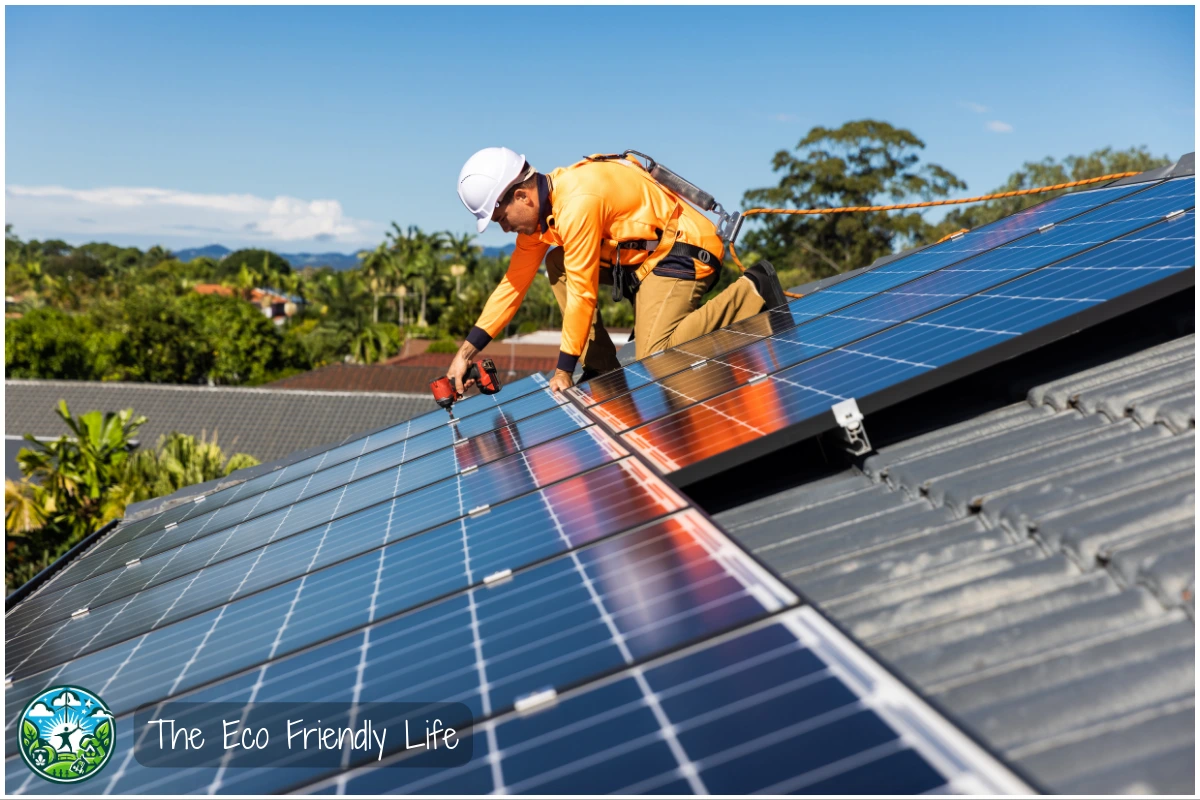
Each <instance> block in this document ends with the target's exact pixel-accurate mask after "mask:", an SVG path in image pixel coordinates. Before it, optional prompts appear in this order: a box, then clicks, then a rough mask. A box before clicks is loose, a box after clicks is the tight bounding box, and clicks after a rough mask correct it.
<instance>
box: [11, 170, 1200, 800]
mask: <svg viewBox="0 0 1200 800" xmlns="http://www.w3.org/2000/svg"><path fill="white" fill-rule="evenodd" d="M1194 191H1195V190H1194V180H1193V179H1192V178H1180V179H1174V180H1169V181H1165V182H1147V183H1143V184H1130V185H1124V186H1114V187H1107V188H1103V189H1097V190H1093V191H1088V192H1080V193H1077V194H1073V195H1067V196H1063V197H1060V198H1057V199H1055V200H1052V201H1050V202H1047V203H1044V204H1041V205H1039V206H1037V207H1035V208H1032V209H1029V210H1027V211H1025V212H1022V213H1020V214H1017V215H1014V216H1013V217H1010V218H1008V219H1005V220H1001V221H1000V222H997V223H995V224H993V225H990V226H987V227H984V228H981V229H980V230H978V231H974V232H971V233H968V234H966V235H964V236H961V237H957V238H955V239H952V240H950V241H948V242H945V243H943V244H939V245H937V246H934V247H930V248H926V249H924V250H921V251H918V252H916V253H913V254H911V255H909V256H907V257H904V258H900V259H896V260H894V261H892V262H889V263H886V264H884V265H882V266H880V267H878V268H876V269H873V270H870V271H868V272H866V273H863V274H861V275H858V276H856V277H855V278H852V279H848V280H846V281H843V282H841V283H838V284H836V285H834V286H832V287H830V288H828V289H826V290H824V291H821V292H818V293H816V294H814V295H811V296H809V297H805V298H801V299H799V300H796V301H794V302H792V303H790V304H789V305H788V306H787V307H786V308H784V309H779V310H776V311H772V312H770V313H767V314H761V315H758V316H757V317H754V318H752V319H749V320H746V321H744V322H742V323H739V324H737V325H734V326H731V327H730V328H727V329H724V330H722V331H718V332H715V333H713V334H710V335H708V336H705V337H701V338H700V339H697V340H695V341H693V342H690V343H688V344H686V345H684V346H683V347H680V348H675V349H673V350H669V351H666V352H664V353H662V354H659V355H657V356H655V357H652V358H650V359H647V360H645V361H642V362H639V363H638V364H635V365H632V366H631V367H629V368H627V369H625V370H622V371H619V372H617V373H613V374H610V375H606V376H603V377H602V378H600V379H597V380H594V381H591V382H589V383H588V384H585V385H584V386H581V387H579V388H578V389H577V390H574V391H572V392H571V393H569V397H570V398H572V399H573V401H574V403H572V402H571V401H569V400H568V396H567V395H558V394H555V393H552V392H551V391H549V389H548V387H547V385H546V381H545V379H543V378H542V377H541V376H535V377H533V378H529V379H525V380H523V381H518V382H516V383H514V384H513V385H511V386H509V387H506V389H505V390H504V391H503V392H502V393H501V394H500V395H495V396H482V395H481V396H477V397H473V398H470V399H467V400H464V401H463V402H461V403H459V404H458V405H457V406H456V412H457V418H456V419H454V420H449V421H448V420H447V417H446V416H445V415H444V414H443V412H433V413H431V414H427V415H424V416H422V417H417V418H415V419H413V420H410V421H406V422H404V423H401V424H399V425H395V426H391V427H388V428H384V429H381V430H379V431H374V432H371V433H370V434H366V435H364V436H362V437H359V438H357V439H355V440H353V441H349V442H345V443H343V444H339V445H337V446H334V447H330V448H328V449H326V450H324V451H321V452H317V453H315V454H312V455H309V456H307V457H298V458H297V460H295V461H293V462H291V463H286V464H284V465H281V467H280V468H279V469H276V470H274V471H272V472H269V473H266V474H262V475H259V476H257V477H254V478H252V479H250V480H247V481H245V482H242V483H238V484H235V485H232V486H228V487H226V488H223V489H220V490H217V491H214V492H211V493H209V494H206V495H204V496H202V497H200V498H197V499H196V501H195V502H187V503H183V504H180V505H177V506H175V507H172V508H169V509H167V510H164V511H161V512H159V513H156V514H151V515H149V516H146V517H144V518H142V519H138V520H136V521H130V522H127V523H126V524H124V525H122V526H121V527H119V528H118V529H117V530H116V531H115V532H113V533H112V534H110V535H108V536H107V537H105V538H104V539H102V540H101V541H100V542H99V543H98V544H96V545H95V546H93V547H92V548H91V549H90V550H88V551H87V552H85V553H84V554H83V555H82V556H80V557H78V558H76V559H75V560H74V561H73V562H72V563H71V564H70V565H69V566H68V567H67V568H66V569H64V570H63V571H62V572H61V573H59V574H58V575H57V576H56V577H55V578H54V579H53V580H51V581H50V582H49V583H48V584H47V585H45V586H43V587H42V588H41V589H39V590H38V591H37V592H35V593H34V594H33V595H32V596H31V597H29V598H27V599H26V600H24V601H23V602H21V603H19V604H18V605H17V606H16V607H15V608H14V609H13V610H12V611H10V612H9V613H8V614H7V615H6V631H7V632H6V641H5V656H6V665H7V673H8V674H7V676H6V687H7V692H6V699H5V703H6V712H7V715H8V716H7V721H6V732H7V736H6V748H7V750H6V756H7V758H8V765H9V767H10V769H9V770H8V773H7V777H6V780H7V785H6V789H7V790H8V791H9V792H10V793H28V792H41V791H48V790H62V789H63V788H65V787H62V786H55V785H50V784H45V783H42V782H40V781H39V780H38V779H37V778H36V777H34V776H33V775H32V773H28V772H26V771H23V770H21V769H19V768H17V769H14V768H13V767H15V766H16V764H15V760H16V759H17V756H16V749H17V748H16V736H15V733H16V728H15V725H14V722H15V721H16V720H17V718H18V716H19V713H18V712H19V711H20V709H21V708H22V707H23V706H24V704H25V703H26V702H27V701H28V699H29V698H30V697H32V696H34V695H35V694H36V693H38V692H40V691H42V690H44V689H45V688H47V687H50V686H55V685H69V684H74V685H83V686H87V687H88V688H89V689H91V690H94V691H96V692H97V693H98V694H100V695H101V696H102V697H103V698H104V699H105V701H106V702H107V704H108V705H109V707H110V708H111V709H112V710H113V712H114V713H115V714H116V724H115V728H116V731H117V734H116V741H117V748H118V750H119V753H120V755H119V757H118V758H116V759H114V763H113V764H112V765H111V766H110V767H108V768H107V769H106V771H105V773H104V774H103V775H102V776H99V777H98V778H97V779H96V781H92V782H89V783H88V784H87V785H86V786H82V787H81V789H83V790H84V791H87V792H88V793H95V792H97V791H99V792H118V793H137V792H153V793H164V794H169V793H177V792H179V793H181V792H194V791H209V792H223V793H241V794H246V793H254V794H258V793H267V792H276V791H284V790H306V791H307V790H312V791H322V792H338V793H343V792H350V793H362V792H372V793H373V792H380V791H401V792H436V793H455V792H500V791H507V792H530V793H532V792H536V793H544V794H550V793H557V792H567V791H588V792H598V791H618V792H621V793H642V792H687V791H691V792H719V793H730V794H733V793H743V792H749V791H767V792H771V793H783V792H792V791H805V792H823V793H860V794H869V793H881V792H886V793H917V792H926V791H941V792H945V791H968V792H977V793H995V792H1004V791H1022V790H1024V788H1025V787H1024V786H1023V784H1021V783H1020V782H1019V781H1018V780H1016V779H1015V778H1014V777H1013V776H1012V775H1011V773H1009V772H1008V771H1007V770H1006V769H1005V768H1004V767H1003V766H1001V765H1000V764H999V763H998V762H996V761H995V760H994V759H993V758H992V757H991V756H989V755H988V754H987V753H985V752H983V751H982V750H980V749H979V748H978V747H977V746H976V745H975V744H973V743H972V742H971V741H970V740H969V739H967V738H966V737H965V736H963V735H962V734H961V733H960V732H959V731H957V730H956V729H954V728H953V727H952V726H950V725H949V724H948V723H946V722H945V720H943V719H942V718H941V717H939V716H938V715H937V714H936V713H934V712H932V711H931V710H930V709H929V708H928V706H926V705H925V704H924V703H923V702H922V701H921V700H919V699H918V698H916V697H915V696H913V695H912V694H911V692H909V691H908V690H907V689H905V688H904V687H903V686H902V685H901V684H900V683H899V682H897V681H896V680H895V679H894V678H893V677H891V676H890V675H888V674H887V673H886V672H884V671H883V670H882V669H881V668H880V667H879V666H878V665H877V664H875V663H874V662H873V661H872V660H871V659H869V658H868V657H866V656H865V655H864V654H863V653H862V652H861V651H860V650H859V649H858V648H857V647H856V646H855V645H854V644H853V643H851V642H850V641H849V640H847V639H846V638H845V637H844V636H842V634H841V633H840V632H838V631H837V630H836V629H834V628H833V627H831V626H830V625H829V624H828V623H827V622H826V621H824V619H823V618H822V617H821V616H820V615H819V614H817V613H816V612H815V611H814V610H813V609H812V608H811V607H807V606H804V605H803V604H802V603H801V601H800V600H799V598H797V597H796V596H795V595H794V594H793V593H792V592H791V591H789V590H788V589H787V588H786V587H785V586H784V585H783V584H782V583H780V582H779V581H778V580H777V579H775V578H774V576H772V575H771V574H769V573H768V572H767V571H766V570H764V569H763V568H762V567H761V566H760V565H759V564H758V563H757V562H756V561H754V560H753V559H752V558H751V557H750V556H749V555H747V554H746V553H745V552H743V551H742V550H740V549H739V548H738V547H736V546H735V545H734V544H733V543H732V542H731V541H730V540H729V539H728V538H726V537H725V535H724V534H723V532H722V531H720V530H719V529H718V528H717V527H716V526H715V525H714V524H713V523H712V522H711V521H710V520H709V519H708V518H707V517H706V516H705V515H704V514H703V513H702V512H700V511H699V510H698V509H696V508H694V507H693V506H692V505H691V504H690V503H689V501H688V500H687V499H686V498H685V497H684V496H682V495H681V494H679V492H678V491H676V490H675V489H674V488H672V486H671V485H670V484H668V483H666V482H665V481H664V480H663V479H662V477H661V474H660V473H671V474H672V477H673V479H674V481H675V482H676V483H677V484H679V483H686V482H687V481H689V480H693V479H695V478H696V477H703V475H705V474H711V473H712V472H713V471H714V470H718V469H724V468H728V466H729V465H730V464H731V463H736V462H737V461H738V460H739V459H743V460H744V459H745V458H749V457H751V456H752V455H754V454H756V453H757V452H761V451H762V450H763V449H764V448H772V447H778V446H780V445H781V444H785V443H786V442H787V441H790V440H792V439H795V438H797V437H799V436H801V435H811V434H812V433H815V432H820V431H821V430H825V429H828V428H829V427H832V425H833V424H834V421H833V419H832V416H831V414H830V413H829V408H830V406H831V405H833V404H834V403H836V402H838V401H840V400H843V399H847V398H857V399H858V400H859V402H860V404H861V405H862V407H863V410H864V411H869V410H872V409H873V408H877V407H882V405H885V404H886V403H888V402H894V401H895V400H896V399H897V398H900V397H902V396H904V395H905V393H906V392H907V393H908V394H911V393H913V392H915V391H919V390H920V389H921V387H925V386H930V385H934V384H935V383H936V382H937V381H939V380H946V379H948V376H952V375H956V374H961V373H962V372H963V370H964V368H963V366H962V365H963V364H964V363H967V362H971V360H972V359H975V360H976V361H977V362H978V363H979V364H982V363H983V362H984V361H986V360H987V359H989V358H991V359H997V358H1001V357H1005V354H1008V355H1011V354H1012V353H1014V352H1017V351H1018V350H1019V349H1020V348H1022V347H1031V346H1035V345H1036V344H1037V342H1039V341H1042V340H1043V339H1045V338H1046V337H1047V336H1052V335H1060V331H1062V330H1067V329H1068V328H1078V327H1080V326H1081V325H1083V324H1089V323H1090V322H1092V321H1095V320H1098V319H1101V318H1104V317H1105V315H1108V316H1111V315H1112V314H1113V313H1117V311H1119V310H1120V309H1121V308H1124V307H1131V306H1134V305H1137V304H1140V303H1144V302H1148V301H1149V300H1151V299H1154V298H1156V297H1159V296H1162V295H1163V294H1164V293H1166V292H1170V291H1176V290H1178V289H1179V288H1181V287H1183V286H1188V285H1192V284H1193V283H1194V264H1195V246H1194V226H1195V216H1194V210H1193V209H1194ZM1056 326H1057V327H1056ZM1039 337H1041V338H1039ZM971 363H975V362H971ZM946 367H954V369H951V370H947V369H945V368H946ZM597 420H599V421H601V422H602V423H603V424H602V425H599V424H595V423H596V421H597ZM181 698H182V699H186V700H188V701H190V702H214V703H216V702H221V703H235V704H239V705H240V706H244V707H246V708H247V709H249V708H250V707H251V706H253V705H254V704H258V703H278V702H295V703H305V702H318V701H319V702H342V703H345V704H347V706H346V707H347V708H358V707H359V706H360V705H364V704H369V703H380V702H415V703H448V702H453V703H460V704H461V709H462V712H461V715H462V718H461V719H450V720H446V722H447V723H448V724H452V725H454V726H455V727H457V728H458V729H459V730H460V731H463V732H465V733H466V735H468V736H469V737H470V738H471V741H472V747H473V752H474V754H475V757H474V758H472V760H471V761H470V762H469V763H467V764H466V765H465V766H461V767H454V768H432V767H428V766H423V765H422V764H423V762H422V761H421V759H420V757H418V758H416V759H415V760H414V759H412V757H411V756H409V755H408V754H407V753H405V752H404V751H402V750H396V749H395V748H393V752H392V753H391V754H390V755H389V756H388V759H389V760H390V761H403V762H404V768H403V769H390V768H387V766H386V765H384V766H382V767H381V766H380V765H377V764H360V763H358V762H356V761H354V759H353V758H351V757H350V756H349V754H347V759H346V760H345V761H344V763H343V765H342V768H340V769H332V768H328V767H313V766H305V765H304V764H303V762H302V761H298V762H297V763H295V764H292V765H288V766H284V767H273V768H261V767H255V766H254V765H253V763H252V762H249V761H247V760H246V758H245V757H238V756H236V755H234V754H230V755H229V756H228V757H226V758H225V760H224V761H223V762H222V763H221V765H220V766H219V767H217V768H213V767H205V768H182V769H154V768H149V767H146V766H144V765H142V764H141V763H140V762H139V761H138V760H137V759H135V758H134V752H135V743H136V742H137V741H138V740H139V739H140V738H141V737H144V736H147V735H149V729H148V728H147V729H143V730H141V731H138V730H135V727H134V725H133V715H134V711H135V709H138V708H139V707H141V708H147V707H148V708H155V707H159V708H161V707H162V704H163V703H164V702H165V701H167V700H179V699H181ZM351 713H352V712H351ZM66 788H69V787H66Z"/></svg>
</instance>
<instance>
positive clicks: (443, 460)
mask: <svg viewBox="0 0 1200 800" xmlns="http://www.w3.org/2000/svg"><path fill="white" fill-rule="evenodd" d="M529 401H534V402H529ZM561 402H562V399H561V398H553V397H552V396H551V395H550V393H549V391H548V390H546V389H541V390H539V391H538V392H536V393H535V394H533V395H530V396H527V397H526V398H523V399H520V400H515V401H513V406H514V407H515V408H516V411H512V410H511V409H510V410H509V412H508V413H507V414H504V413H503V412H502V411H499V410H497V411H495V412H492V411H487V412H484V413H478V414H476V415H474V416H472V417H468V418H466V419H465V420H462V421H461V422H456V423H454V424H450V425H448V424H446V420H447V418H446V417H445V416H443V417H442V423H443V428H442V429H441V430H435V431H430V432H428V433H425V434H421V435H418V436H417V437H415V438H414V439H412V440H406V441H403V442H400V443H398V444H395V445H391V446H388V447H386V448H383V449H381V450H378V451H375V452H374V453H372V454H370V455H367V456H361V457H359V458H356V459H351V460H350V461H347V462H344V463H343V464H342V465H339V466H334V467H330V468H328V469H325V470H322V471H318V472H313V473H310V474H309V475H307V476H298V477H296V478H295V479H293V480H291V481H288V482H286V483H281V484H277V485H276V486H275V487H274V488H269V489H267V490H265V491H263V492H260V493H258V494H256V495H251V496H249V497H243V498H242V499H240V500H237V501H235V502H225V501H226V499H227V498H228V492H229V491H231V489H227V490H225V491H222V492H216V493H214V494H212V495H209V496H208V497H209V498H213V499H212V500H211V502H204V503H195V504H192V503H189V504H188V506H189V507H192V508H199V507H203V508H206V509H210V510H209V511H207V512H203V513H196V514H194V515H193V516H191V517H190V518H188V519H185V520H183V521H181V522H180V521H173V522H170V523H167V524H166V525H159V526H158V527H148V526H144V525H143V526H140V528H139V531H138V533H137V534H136V535H133V536H129V535H123V534H124V533H125V530H126V529H125V528H121V529H118V530H117V531H116V532H115V533H114V534H113V536H114V538H113V540H112V541H111V542H110V541H108V540H107V539H106V540H105V541H104V542H102V543H101V545H100V546H97V547H95V548H93V549H92V550H90V551H89V552H88V553H86V554H85V555H84V556H83V557H82V558H81V559H80V563H78V564H73V566H74V569H73V570H72V571H71V572H70V574H69V575H67V576H65V577H64V578H63V579H62V580H57V581H54V582H52V583H51V584H49V585H48V586H47V587H45V588H44V589H43V590H42V591H41V592H39V593H38V594H37V595H36V596H35V597H34V598H32V600H31V601H29V603H28V607H29V611H26V612H25V613H31V612H32V610H33V609H40V608H42V607H43V606H45V605H46V604H48V603H52V602H55V601H54V600H53V598H51V597H49V596H48V595H50V594H54V593H55V592H61V591H62V590H71V591H72V594H71V595H70V596H69V600H64V601H63V605H64V606H71V607H72V608H71V610H74V608H79V607H82V606H80V605H79V604H78V602H77V599H78V598H79V597H80V596H81V593H83V594H86V592H84V591H83V587H80V589H79V590H76V589H74V585H76V584H81V583H85V582H87V581H89V580H91V581H93V582H94V581H95V580H97V578H98V576H101V577H102V574H103V573H106V572H109V571H111V570H114V569H123V568H124V566H125V565H126V564H127V563H128V562H129V561H131V560H134V559H143V560H144V559H146V558H147V557H149V556H151V555H153V554H155V553H159V552H163V551H166V550H169V549H171V548H173V547H176V546H178V545H179V544H181V543H185V542H192V541H194V540H196V539H197V538H200V537H206V536H211V535H213V534H214V533H219V532H221V531H225V530H227V529H228V528H230V526H235V525H236V526H244V525H245V524H247V523H250V524H255V523H252V522H251V521H252V520H258V518H262V517H266V516H267V515H269V513H270V512H272V511H276V510H279V509H283V508H285V507H287V506H289V505H292V504H295V503H297V502H299V501H300V500H302V499H303V500H305V501H306V503H307V504H306V506H305V508H306V509H307V508H312V507H314V506H319V505H323V504H324V505H327V502H326V501H328V500H329V499H330V498H334V497H338V496H339V495H338V491H339V488H340V487H341V486H345V485H348V484H351V483H354V484H357V483H359V482H361V481H363V480H364V479H365V478H367V477H370V476H372V475H376V476H381V478H380V479H381V480H383V482H385V483H386V479H384V478H383V477H382V474H383V473H384V472H385V471H387V470H390V469H392V468H398V470H399V472H407V475H405V477H404V480H403V481H400V480H398V481H397V482H396V487H395V488H396V491H397V492H400V491H407V490H409V489H411V488H413V486H414V485H417V484H414V481H417V482H419V481H420V480H421V479H422V478H429V479H436V478H438V477H444V476H445V475H446V474H450V473H452V472H453V465H454V463H455V462H456V461H457V462H469V463H464V464H462V466H463V468H466V467H467V466H470V465H471V464H474V465H480V464H483V463H486V462H487V461H490V460H494V459H496V458H500V457H502V456H504V455H507V454H510V453H513V452H516V449H517V447H518V446H525V447H529V446H532V445H534V444H537V443H539V442H542V441H548V440H549V439H552V438H554V437H555V436H558V435H561V434H563V433H566V432H568V431H571V430H576V429H578V428H579V427H582V426H584V425H586V424H589V423H588V422H587V420H586V419H584V418H583V417H582V416H581V415H579V414H578V412H575V411H574V410H573V409H570V408H569V407H560V405H559V404H560V403H561ZM547 407H548V408H549V409H550V411H549V412H545V413H542V411H543V410H544V409H545V408H547ZM493 415H495V416H493ZM511 417H516V418H519V419H518V421H515V422H509V423H508V424H507V425H506V426H505V427H502V428H499V429H496V430H491V429H490V426H489V425H488V423H489V422H495V423H500V424H503V423H505V422H506V421H507V420H508V419H509V418H511ZM476 421H478V422H476ZM472 423H474V424H472ZM481 429H482V430H484V431H487V433H479V431H480V430H481ZM434 434H437V435H438V439H437V441H436V442H429V441H428V440H429V439H430V437H431V436H432V435H434ZM472 434H473V437H472V438H470V439H466V438H465V437H467V436H469V435H472ZM410 442H411V444H412V448H411V449H412V450H413V451H415V452H408V451H409V444H410ZM452 443H453V444H452ZM438 444H441V445H445V446H444V447H442V449H441V450H435V449H432V448H433V447H434V446H435V445H438ZM422 459H423V460H422ZM447 470H449V472H447ZM234 488H236V487H234ZM355 491H357V489H355ZM342 506H343V510H345V508H347V507H346V506H345V502H344V501H343V503H342ZM189 511H190V509H189ZM259 522H262V523H270V522H271V520H269V519H268V520H259ZM268 526H269V525H268ZM260 527H261V525H260ZM83 605H87V603H84V604H83ZM60 610H62V609H61V608H60Z"/></svg>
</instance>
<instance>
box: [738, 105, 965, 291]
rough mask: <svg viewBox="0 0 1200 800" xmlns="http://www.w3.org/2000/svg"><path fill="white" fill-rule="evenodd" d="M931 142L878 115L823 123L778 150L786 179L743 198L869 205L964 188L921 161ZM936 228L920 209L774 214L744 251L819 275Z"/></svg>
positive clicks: (808, 205) (772, 204) (763, 202)
mask: <svg viewBox="0 0 1200 800" xmlns="http://www.w3.org/2000/svg"><path fill="white" fill-rule="evenodd" d="M924 147H925V143H924V142H923V141H921V140H920V139H919V138H917V136H916V135H915V134H913V133H912V131H909V130H905V129H903V128H896V127H893V126H892V125H889V124H888V123H886V122H879V121H877V120H858V121H856V122H848V123H846V124H845V125H842V126H841V127H840V128H835V129H830V128H823V127H816V128H813V129H812V130H810V131H809V132H808V134H807V135H806V136H805V137H804V138H803V139H801V140H800V142H799V143H798V144H797V145H796V152H795V153H794V154H793V153H791V152H789V151H787V150H780V151H779V152H777V153H776V154H775V157H774V159H773V160H772V166H773V168H774V170H775V172H777V173H780V174H781V177H780V180H779V185H778V186H775V187H768V188H763V189H753V190H751V191H748V192H746V195H745V198H744V201H743V202H744V204H745V206H746V207H751V206H753V207H759V206H762V207H767V208H800V209H812V208H832V207H840V206H869V205H879V204H892V203H902V202H915V201H919V200H930V199H935V198H939V197H946V196H948V195H949V194H950V192H951V191H953V190H955V189H965V188H966V184H965V183H963V182H962V181H961V180H959V179H958V178H957V177H955V175H954V174H953V173H951V172H950V171H949V170H947V169H945V168H944V167H941V166H939V165H937V164H929V163H925V164H922V163H921V155H920V151H921V150H922V149H924ZM929 228H930V226H929V225H928V223H926V222H925V220H924V219H923V218H922V216H921V215H920V214H919V213H915V212H912V213H907V212H873V213H856V214H826V215H813V216H807V215H806V216H784V215H770V216H767V217H766V218H765V221H764V222H762V223H760V224H759V225H758V227H756V228H755V229H754V230H752V231H749V232H748V233H747V235H746V237H745V240H744V249H745V250H746V251H756V252H757V253H758V254H759V255H760V256H761V257H763V258H767V259H770V260H771V262H772V263H773V264H774V265H775V267H776V269H782V270H800V271H801V272H802V274H807V275H810V276H811V277H813V278H820V277H825V276H828V275H832V274H835V273H837V272H841V271H845V270H848V269H854V268H857V267H861V266H865V265H867V264H869V263H871V262H872V261H874V260H875V259H876V258H878V257H879V256H882V255H886V254H888V253H891V252H892V251H893V249H895V248H896V247H898V246H902V245H904V244H908V243H912V242H916V241H923V240H924V238H925V237H927V236H928V231H929Z"/></svg>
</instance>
